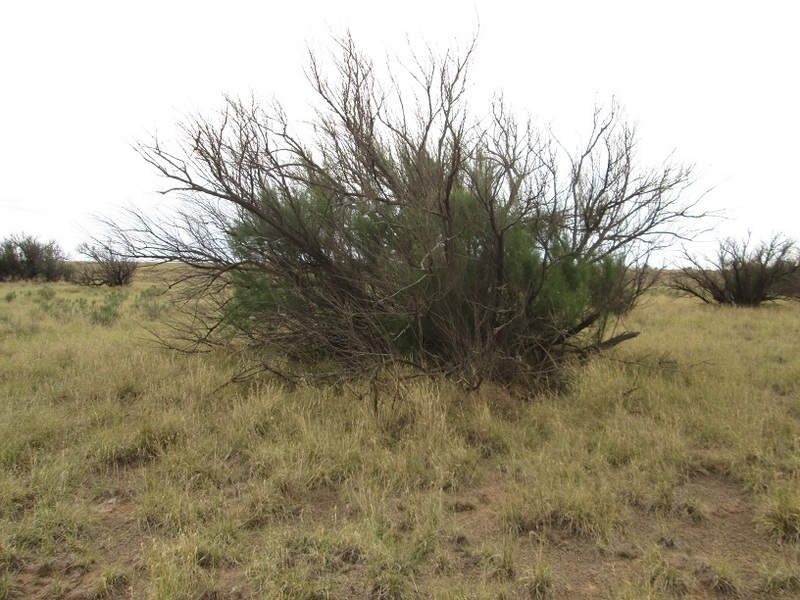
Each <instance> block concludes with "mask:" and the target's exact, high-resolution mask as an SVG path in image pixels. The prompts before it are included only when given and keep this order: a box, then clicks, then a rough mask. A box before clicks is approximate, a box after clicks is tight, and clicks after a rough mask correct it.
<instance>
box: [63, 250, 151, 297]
mask: <svg viewBox="0 0 800 600" xmlns="http://www.w3.org/2000/svg"><path fill="white" fill-rule="evenodd" d="M78 252H80V253H81V254H83V255H84V256H86V257H87V258H89V259H90V260H91V262H89V263H81V265H80V266H79V267H78V268H77V272H76V275H75V282H76V283H79V284H81V285H96V286H101V285H107V286H109V287H116V286H123V285H130V284H131V282H132V281H133V276H134V274H135V273H136V269H137V268H138V267H139V264H138V263H137V262H136V261H135V260H133V259H132V258H130V257H128V256H125V255H124V254H122V253H121V252H120V251H119V250H118V249H117V248H115V247H114V246H113V245H111V244H98V245H94V246H92V245H89V244H81V245H80V246H78Z"/></svg>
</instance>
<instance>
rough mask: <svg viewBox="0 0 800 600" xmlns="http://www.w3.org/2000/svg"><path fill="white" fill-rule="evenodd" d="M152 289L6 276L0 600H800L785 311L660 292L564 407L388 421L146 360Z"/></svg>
mask: <svg viewBox="0 0 800 600" xmlns="http://www.w3.org/2000/svg"><path fill="white" fill-rule="evenodd" d="M162 274H163V272H162ZM159 278H160V276H159V275H157V273H156V272H149V271H145V272H143V273H142V274H140V276H139V277H137V280H136V281H135V282H134V283H133V284H132V286H131V288H130V289H129V290H128V291H126V293H124V294H115V295H114V297H113V300H112V301H111V303H112V304H114V305H115V310H116V312H117V316H116V317H115V318H114V319H112V320H110V321H109V322H108V323H107V324H105V325H102V326H100V325H98V326H90V325H91V323H92V314H93V310H94V309H98V310H99V307H100V306H102V305H104V304H106V303H107V302H109V301H108V300H107V299H108V291H107V290H106V291H105V292H104V291H103V289H102V288H92V287H79V286H74V285H70V284H68V283H64V282H59V283H42V282H23V281H18V282H13V283H11V282H6V283H3V284H0V295H2V296H6V295H8V294H11V293H13V295H14V299H13V301H9V302H2V303H0V361H2V364H3V369H2V373H0V598H3V597H5V598H27V597H37V596H36V594H39V596H41V597H59V596H60V597H63V598H78V597H95V598H121V597H125V598H128V597H134V598H149V597H158V598H165V599H174V598H189V597H191V598H198V597H206V598H213V597H222V598H229V597H234V598H235V597H237V596H241V597H242V598H303V597H305V598H324V597H334V598H345V599H347V598H354V599H355V598H369V597H374V598H381V597H383V598H421V597H425V598H439V599H467V598H469V599H471V598H486V599H490V598H491V599H496V598H497V597H499V596H502V597H505V598H509V599H518V598H519V599H523V598H572V597H584V598H598V599H600V598H602V599H605V598H620V599H622V598H626V599H633V598H637V599H638V598H653V599H656V598H658V599H661V600H663V599H665V598H675V597H681V596H683V597H694V595H698V596H700V597H724V596H726V595H727V596H728V597H736V596H737V595H738V597H742V598H751V597H752V598H759V599H760V598H773V597H774V598H789V597H793V596H795V595H797V591H798V590H799V589H800V584H799V583H798V582H799V581H800V563H798V561H797V556H798V543H800V542H798V533H797V532H798V519H797V515H798V514H800V494H799V493H798V491H797V490H798V485H797V480H796V473H798V472H800V455H798V452H797V440H798V439H800V404H798V400H797V397H798V395H797V392H798V390H800V383H798V382H800V359H799V358H798V356H797V352H796V349H795V346H796V336H797V334H798V332H800V306H798V305H796V304H794V303H785V304H782V303H777V304H775V305H772V306H766V307H763V308H762V309H761V310H758V311H750V310H738V311H722V312H719V311H715V312H714V317H715V318H714V319H709V317H708V315H709V312H708V309H707V308H706V307H705V306H703V305H701V304H698V303H692V302H691V301H689V300H687V299H685V298H678V299H675V298H672V297H670V296H669V295H668V294H653V295H651V296H650V303H649V304H648V305H646V306H642V307H639V308H637V309H635V310H634V311H633V312H632V313H630V314H629V315H628V316H627V317H626V318H627V319H629V320H630V322H631V323H630V325H631V326H632V327H635V328H637V329H640V330H642V331H646V332H648V333H647V334H646V335H641V336H639V337H638V338H636V339H635V340H632V341H631V342H630V343H629V344H626V345H625V346H620V347H618V348H616V349H615V350H614V351H613V352H612V353H610V354H609V355H608V356H605V357H604V356H595V357H592V358H591V359H590V360H588V361H587V363H586V364H585V365H583V367H581V368H576V369H571V370H569V371H568V377H567V380H566V383H565V385H564V386H563V388H562V389H560V390H558V391H555V390H553V391H549V392H547V393H544V394H540V395H538V396H535V397H533V396H531V397H528V398H527V399H524V398H520V397H519V396H515V395H513V394H509V393H508V392H507V391H505V390H504V389H503V388H502V386H491V385H484V386H482V387H481V388H480V389H479V390H477V391H473V392H465V391H464V390H463V388H461V387H460V386H458V385H456V384H454V383H452V382H448V381H445V380H439V381H431V380H427V379H421V380H417V381H407V382H404V383H403V385H402V387H401V388H399V389H398V394H402V398H403V402H402V403H401V405H398V406H397V407H394V408H393V407H391V406H382V407H381V409H380V410H379V411H378V413H375V412H374V411H373V408H372V405H371V400H370V399H369V398H368V397H365V398H364V399H363V401H361V402H353V401H347V402H343V401H342V394H344V393H348V392H347V391H345V390H338V389H336V388H334V387H331V388H317V387H313V386H305V385H289V384H287V383H286V382H284V381H281V380H280V379H277V378H270V377H268V376H260V377H256V378H254V379H251V380H250V381H248V382H246V383H241V384H231V383H228V382H229V375H230V372H231V361H232V360H235V356H233V357H232V356H230V355H228V354H227V353H225V352H219V351H218V352H214V353H208V354H204V355H178V354H175V353H170V352H167V351H165V350H163V349H161V348H159V347H154V346H152V345H150V344H147V343H144V342H143V341H142V340H141V339H140V338H139V336H138V333H139V331H140V326H141V325H142V324H146V325H147V326H148V327H150V328H151V329H154V330H155V332H156V333H158V329H157V328H158V327H159V326H160V325H159V321H158V320H155V321H154V320H152V319H150V315H149V310H150V308H148V305H149V304H151V303H154V304H158V305H159V308H158V309H157V310H158V311H159V313H160V316H166V317H171V316H173V315H174V313H173V312H172V311H174V308H172V307H171V306H170V305H168V304H166V303H164V298H163V296H162V293H163V292H164V288H163V287H161V284H160V283H159ZM162 303H163V304H162ZM92 307H94V309H93V308H92ZM154 310H155V309H154ZM710 337H713V338H714V339H717V340H719V342H718V343H717V344H715V345H714V346H713V348H709V346H708V343H707V340H708V339H709V338H710ZM745 341H746V342H747V343H743V342H745ZM665 352H667V354H666V355H665ZM576 565H580V568H576Z"/></svg>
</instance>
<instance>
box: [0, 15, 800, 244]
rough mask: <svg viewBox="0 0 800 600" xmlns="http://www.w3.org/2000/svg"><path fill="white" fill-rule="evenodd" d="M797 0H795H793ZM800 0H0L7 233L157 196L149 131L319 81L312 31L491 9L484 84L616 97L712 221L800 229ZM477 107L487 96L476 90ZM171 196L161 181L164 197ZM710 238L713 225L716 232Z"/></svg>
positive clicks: (417, 22)
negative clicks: (144, 147)
mask: <svg viewBox="0 0 800 600" xmlns="http://www.w3.org/2000/svg"><path fill="white" fill-rule="evenodd" d="M798 6H800V5H798ZM799 16H800V8H795V3H794V2H789V1H788V0H781V1H777V0H762V1H761V2H758V3H755V2H738V1H735V0H734V1H717V0H672V1H670V2H666V1H661V2H654V1H649V0H632V1H625V0H566V1H561V0H559V1H557V0H548V1H532V2H527V3H526V2H523V1H515V2H512V1H510V0H474V2H471V3H470V2H469V1H466V2H458V1H456V0H404V1H403V2H387V3H380V2H371V3H366V2H356V1H354V0H330V1H328V2H324V1H316V0H315V1H304V0H294V1H289V2H287V1H286V0H281V2H270V1H261V2H257V1H248V0H226V1H225V2H221V1H218V2H213V3H212V2H207V1H183V0H158V1H153V0H144V1H139V2H129V3H117V2H108V1H93V0H71V1H70V2H64V1H62V0H39V1H37V0H27V1H24V2H23V1H10V0H9V1H6V2H2V4H0V238H3V237H6V236H8V235H11V234H17V233H21V232H25V233H27V234H32V235H35V236H37V237H39V238H40V239H43V240H49V239H55V240H56V241H58V242H59V243H60V244H61V245H62V247H63V248H64V249H65V250H66V251H67V252H68V253H73V255H74V248H75V246H76V245H77V244H78V243H79V242H80V241H82V240H84V239H85V237H86V236H85V234H84V233H83V232H82V230H83V229H88V230H91V227H92V221H91V215H92V214H96V213H110V212H113V210H114V208H115V207H118V206H121V205H126V204H129V203H134V204H136V203H142V202H153V199H154V198H156V195H155V194H154V192H155V191H156V190H157V189H159V188H160V187H161V185H162V184H163V182H162V181H161V180H159V179H158V178H156V177H155V176H154V174H153V173H152V172H151V170H150V169H149V168H148V166H147V165H146V164H145V163H144V161H143V160H142V159H141V158H140V157H139V156H138V155H137V154H136V153H135V152H134V151H133V150H132V149H131V144H132V143H134V142H135V141H136V140H137V139H147V138H148V137H149V134H150V133H153V132H156V131H158V133H159V135H160V137H165V138H168V137H170V136H171V135H172V126H173V125H174V124H175V123H176V122H177V121H179V120H180V119H181V116H182V115H185V114H187V113H189V112H193V111H200V112H204V111H208V112H210V111H213V110H215V109H216V108H219V107H220V106H221V105H222V94H223V93H228V94H232V95H249V94H250V92H251V91H253V92H255V94H256V95H257V96H263V97H265V98H268V97H270V96H271V95H273V94H274V95H275V96H276V97H277V98H278V99H279V100H280V101H281V102H282V103H283V104H284V105H285V106H286V107H287V108H288V109H290V112H291V110H292V108H293V106H295V107H299V108H300V109H302V108H303V107H304V106H305V105H306V104H307V102H308V101H309V100H310V98H311V96H310V88H309V87H308V85H307V83H306V82H305V79H304V75H303V68H304V66H305V63H306V47H307V45H308V44H309V43H310V44H312V45H317V46H320V45H325V44H326V43H327V42H328V41H329V40H330V35H331V32H333V33H334V34H337V33H342V32H343V31H344V30H345V28H349V29H350V30H351V31H352V33H353V36H354V38H355V39H356V41H357V42H358V43H360V45H362V46H363V47H365V48H367V49H369V50H370V51H371V52H373V53H374V56H375V58H376V60H378V59H382V58H383V56H384V55H385V54H386V53H387V52H395V51H397V52H400V53H402V50H403V48H404V45H405V43H406V41H405V40H406V37H407V36H409V37H410V38H411V39H412V41H413V40H417V41H419V40H422V39H425V40H427V41H428V42H429V43H431V44H432V45H434V46H436V47H439V48H446V47H448V46H452V45H453V44H454V43H459V42H460V43H462V45H463V43H465V42H466V41H467V40H468V39H469V38H470V37H471V36H472V34H473V33H474V32H475V31H476V29H478V26H479V30H480V31H479V43H478V52H477V56H476V60H475V64H474V68H473V72H472V73H473V75H472V82H473V83H474V85H475V94H476V98H480V99H485V98H488V97H489V96H490V95H491V93H492V92H498V91H502V92H503V93H504V95H505V97H506V99H507V101H508V102H509V103H511V104H512V105H513V106H514V107H516V108H518V109H520V110H524V111H527V112H529V113H530V114H531V115H532V116H534V117H536V118H537V119H540V120H541V121H542V122H545V123H552V124H553V126H554V127H555V129H556V131H558V132H562V133H563V135H564V136H567V137H568V136H569V135H574V134H576V133H578V134H581V133H584V134H585V133H587V132H588V127H589V124H590V119H591V114H592V110H593V108H594V106H595V104H596V103H605V104H608V103H609V102H610V99H611V98H612V96H613V97H616V98H617V100H619V101H620V102H621V103H622V104H623V105H624V107H625V109H626V113H627V115H628V118H629V119H630V120H631V121H635V122H636V123H638V131H639V134H640V138H641V145H642V149H643V161H644V159H648V160H652V159H655V160H660V159H662V158H664V157H666V156H667V155H668V154H670V152H673V151H674V158H675V159H676V160H678V161H681V162H687V163H694V164H695V165H696V166H697V169H698V172H699V173H701V174H702V177H701V180H700V182H699V184H698V185H697V187H696V189H695V193H696V194H697V195H700V194H701V193H702V192H703V191H705V190H706V189H709V188H712V187H713V188H714V189H713V190H712V191H711V192H709V193H708V194H707V196H706V198H705V201H706V202H707V204H706V206H707V207H708V208H712V209H720V208H723V209H725V211H726V214H727V216H728V217H729V219H730V220H729V221H727V222H725V223H723V224H721V225H720V226H719V227H718V231H717V233H716V234H713V235H712V236H710V237H714V236H717V235H735V236H743V235H744V234H746V232H747V231H748V230H752V231H753V233H754V235H755V236H756V237H766V236H768V235H770V234H771V233H772V232H777V231H781V232H785V233H787V234H789V235H791V236H794V237H798V238H800V190H799V189H798V187H797V185H796V182H795V181H794V174H795V173H796V172H797V169H798V159H800V150H798V148H800V145H798V144H799V143H800V116H798V115H799V114H800V91H799V90H800V79H799V78H798V73H800V65H798V62H800V35H798V34H797V31H796V30H797V25H798V23H799V22H800V19H798V17H799ZM474 109H475V111H476V112H481V107H480V106H478V105H477V104H476V105H475V106H474ZM161 201H163V200H161ZM707 237H709V236H707Z"/></svg>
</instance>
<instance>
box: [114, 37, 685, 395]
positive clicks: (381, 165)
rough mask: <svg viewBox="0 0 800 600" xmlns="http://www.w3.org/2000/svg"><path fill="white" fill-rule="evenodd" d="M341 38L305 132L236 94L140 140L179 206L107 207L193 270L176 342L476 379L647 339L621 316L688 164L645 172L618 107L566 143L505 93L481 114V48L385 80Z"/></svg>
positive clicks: (320, 366)
mask: <svg viewBox="0 0 800 600" xmlns="http://www.w3.org/2000/svg"><path fill="white" fill-rule="evenodd" d="M338 52H339V58H338V59H335V60H333V64H332V65H325V66H323V65H322V64H320V62H319V60H318V58H317V57H316V56H315V55H313V54H312V56H311V60H310V66H309V69H308V73H309V79H310V81H311V83H312V86H313V89H314V92H315V94H316V97H317V98H318V100H319V101H320V102H319V103H318V106H317V108H318V111H317V116H316V120H315V121H314V123H313V124H312V126H311V127H310V128H308V127H306V128H299V129H297V130H295V129H294V128H293V126H292V124H291V123H290V122H289V121H288V119H287V117H286V115H285V113H284V112H283V111H282V110H281V109H280V107H276V108H274V109H273V110H271V111H265V110H263V109H262V108H261V107H260V106H259V105H258V104H257V103H255V102H254V101H251V102H243V101H239V100H235V99H228V100H227V103H226V106H225V108H224V109H223V111H222V113H221V115H220V116H219V118H208V119H207V118H202V117H196V118H193V119H189V120H188V121H187V122H186V123H184V124H183V128H184V131H185V133H186V136H185V138H184V140H183V142H179V143H178V144H177V146H173V147H171V146H169V145H166V144H164V143H163V142H161V141H159V140H154V141H153V142H152V143H149V144H142V145H141V146H140V148H139V150H140V153H141V155H142V156H143V157H144V159H145V160H146V161H148V162H149V163H150V164H151V165H152V166H153V167H154V168H155V169H156V170H157V171H159V172H160V173H161V174H162V175H164V176H165V177H167V178H168V179H169V180H171V182H172V184H173V185H172V188H173V190H174V191H178V192H179V193H180V194H181V197H182V199H183V200H184V202H185V204H184V207H183V208H181V209H180V210H178V211H177V212H176V213H175V216H174V217H172V218H168V219H165V218H163V217H157V218H153V217H151V216H149V215H147V214H145V213H144V212H142V211H137V210H135V209H134V210H132V211H131V212H130V214H129V217H130V219H129V221H128V223H127V224H126V225H124V226H123V225H119V224H118V222H117V223H112V222H109V224H110V225H112V228H113V230H114V231H113V236H114V239H117V240H124V242H125V243H126V245H127V252H128V253H129V254H131V255H134V256H138V257H140V258H145V259H160V260H166V261H179V262H181V263H184V264H185V265H189V266H190V267H191V270H190V271H189V272H187V274H186V277H185V281H184V283H185V284H186V285H185V286H184V287H183V291H184V293H185V296H184V298H183V300H184V302H183V304H182V306H183V307H184V308H185V309H186V311H187V314H188V316H189V317H190V318H189V319H187V320H186V321H184V322H183V324H184V325H187V324H188V327H186V328H184V329H183V330H181V331H180V333H179V335H178V339H179V340H180V341H181V342H182V343H177V342H176V345H180V346H181V347H182V348H184V349H198V348H200V347H204V346H207V345H214V344H220V343H244V344H245V346H244V347H245V348H246V349H247V350H248V351H249V352H248V353H247V354H248V355H249V356H251V357H254V358H255V360H256V363H255V364H257V365H258V366H259V368H266V369H269V370H273V371H276V372H280V373H281V374H283V375H285V376H288V377H304V378H320V377H328V376H330V377H337V378H338V377H346V376H350V375H357V376H365V375H366V376H374V375H375V374H377V373H378V372H379V371H380V369H382V368H384V367H387V366H389V365H406V366H407V367H409V368H413V369H418V370H420V371H423V372H427V373H440V374H444V375H446V376H449V377H452V378H454V379H457V380H460V381H462V382H464V383H465V384H467V385H469V386H477V385H479V384H480V383H481V382H482V381H484V380H487V379H488V380H493V381H499V382H503V383H510V382H523V383H526V384H528V383H535V382H536V381H540V380H542V379H547V378H549V377H550V376H551V375H552V374H553V373H554V372H555V371H556V370H557V368H558V366H559V365H560V364H561V363H562V361H563V360H564V358H565V356H566V355H569V354H577V355H586V354H587V353H591V352H594V351H597V350H599V349H602V348H605V347H608V346H612V345H614V344H616V343H618V342H620V341H622V340H624V339H628V338H630V337H632V336H633V335H635V332H628V331H625V330H624V329H618V328H616V327H613V328H612V327H609V324H610V323H611V322H612V321H614V320H615V319H616V317H617V316H619V315H622V314H624V313H625V312H626V311H627V310H629V309H630V308H631V306H633V304H634V303H635V301H636V299H637V298H638V297H639V295H640V294H641V293H642V292H643V290H644V289H645V288H646V286H647V285H648V282H649V271H648V269H647V268H646V261H647V257H648V254H649V252H650V251H651V250H652V249H654V248H657V247H660V246H661V245H662V244H663V243H664V242H665V232H670V231H673V230H674V227H675V226H676V225H677V224H679V223H680V222H681V221H682V220H683V219H685V218H687V217H690V216H692V213H691V210H692V208H693V205H692V203H691V202H688V203H687V202H685V201H683V200H682V198H681V194H682V192H683V191H684V190H685V188H686V187H687V185H688V184H689V183H690V169H688V168H686V167H683V166H675V165H673V164H667V163H665V164H661V165H658V166H657V167H655V168H642V167H639V166H638V165H637V164H636V159H635V152H634V150H635V134H634V131H633V129H632V128H630V127H628V126H626V125H625V124H624V122H622V120H621V117H620V112H619V109H618V107H617V106H612V107H611V109H610V110H597V111H596V112H595V114H594V119H593V121H592V129H591V131H590V134H589V136H588V141H587V142H586V144H585V145H584V146H582V147H581V148H580V149H579V150H578V151H576V152H574V153H567V152H565V151H564V149H563V146H562V145H560V144H559V143H557V142H556V141H555V140H554V139H553V138H552V137H551V136H547V135H544V134H542V133H540V132H538V131H536V130H534V129H533V127H532V126H531V125H530V124H529V123H521V122H519V121H518V120H517V119H516V118H515V117H514V116H513V114H511V112H510V111H509V110H508V109H507V108H506V107H505V106H504V104H503V102H502V101H496V102H494V103H493V104H492V105H491V107H490V110H489V112H488V115H487V116H483V117H482V118H476V116H475V115H474V114H473V113H472V112H471V111H470V110H469V108H468V105H467V72H468V67H469V63H470V57H471V54H472V48H470V49H468V50H467V51H466V52H465V53H464V54H463V55H460V56H459V55H455V54H452V53H448V54H446V55H445V56H444V57H442V58H437V57H433V56H431V57H429V58H428V59H422V58H420V57H419V56H417V57H415V59H414V60H413V61H412V66H410V67H409V68H408V72H409V73H410V74H411V76H409V77H407V78H405V79H404V78H403V75H402V73H403V70H402V69H400V68H396V66H393V67H392V68H391V69H390V73H389V78H388V80H384V82H382V81H381V78H380V77H379V76H378V74H377V69H376V68H375V66H374V65H373V64H372V62H371V61H370V60H369V59H368V58H366V57H365V56H363V55H362V54H360V53H359V52H358V50H357V49H356V48H355V46H354V44H353V43H352V41H351V40H350V39H344V40H340V41H339V45H338ZM328 73H331V75H328ZM296 131H300V132H301V133H296ZM303 132H304V133H303ZM694 216H697V215H694ZM609 334H610V335H609ZM237 340H238V341H237Z"/></svg>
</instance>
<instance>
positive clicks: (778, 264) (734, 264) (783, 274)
mask: <svg viewBox="0 0 800 600" xmlns="http://www.w3.org/2000/svg"><path fill="white" fill-rule="evenodd" d="M685 258H686V260H687V261H688V262H689V266H688V267H685V268H683V269H681V272H682V273H681V276H679V277H678V278H676V279H675V280H674V281H673V282H672V284H671V286H670V287H671V288H672V289H673V290H677V291H679V292H683V293H684V294H687V295H689V296H693V297H695V298H699V299H700V300H702V301H703V302H705V303H706V304H725V305H735V306H759V305H761V304H763V303H764V302H770V301H774V300H779V299H787V298H792V299H798V298H800V284H798V280H799V279H800V253H798V248H797V243H796V242H795V240H793V239H790V238H787V237H784V236H783V235H780V234H776V235H774V236H772V238H771V239H770V240H769V241H768V242H761V243H759V244H758V245H756V246H755V247H752V246H751V244H750V238H749V237H748V238H747V239H745V240H743V241H737V240H734V239H731V238H728V239H726V240H724V241H722V242H720V244H719V249H718V251H717V256H716V258H714V259H709V258H707V257H702V258H698V257H695V256H691V255H689V254H688V253H687V254H685ZM706 265H710V266H706Z"/></svg>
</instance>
